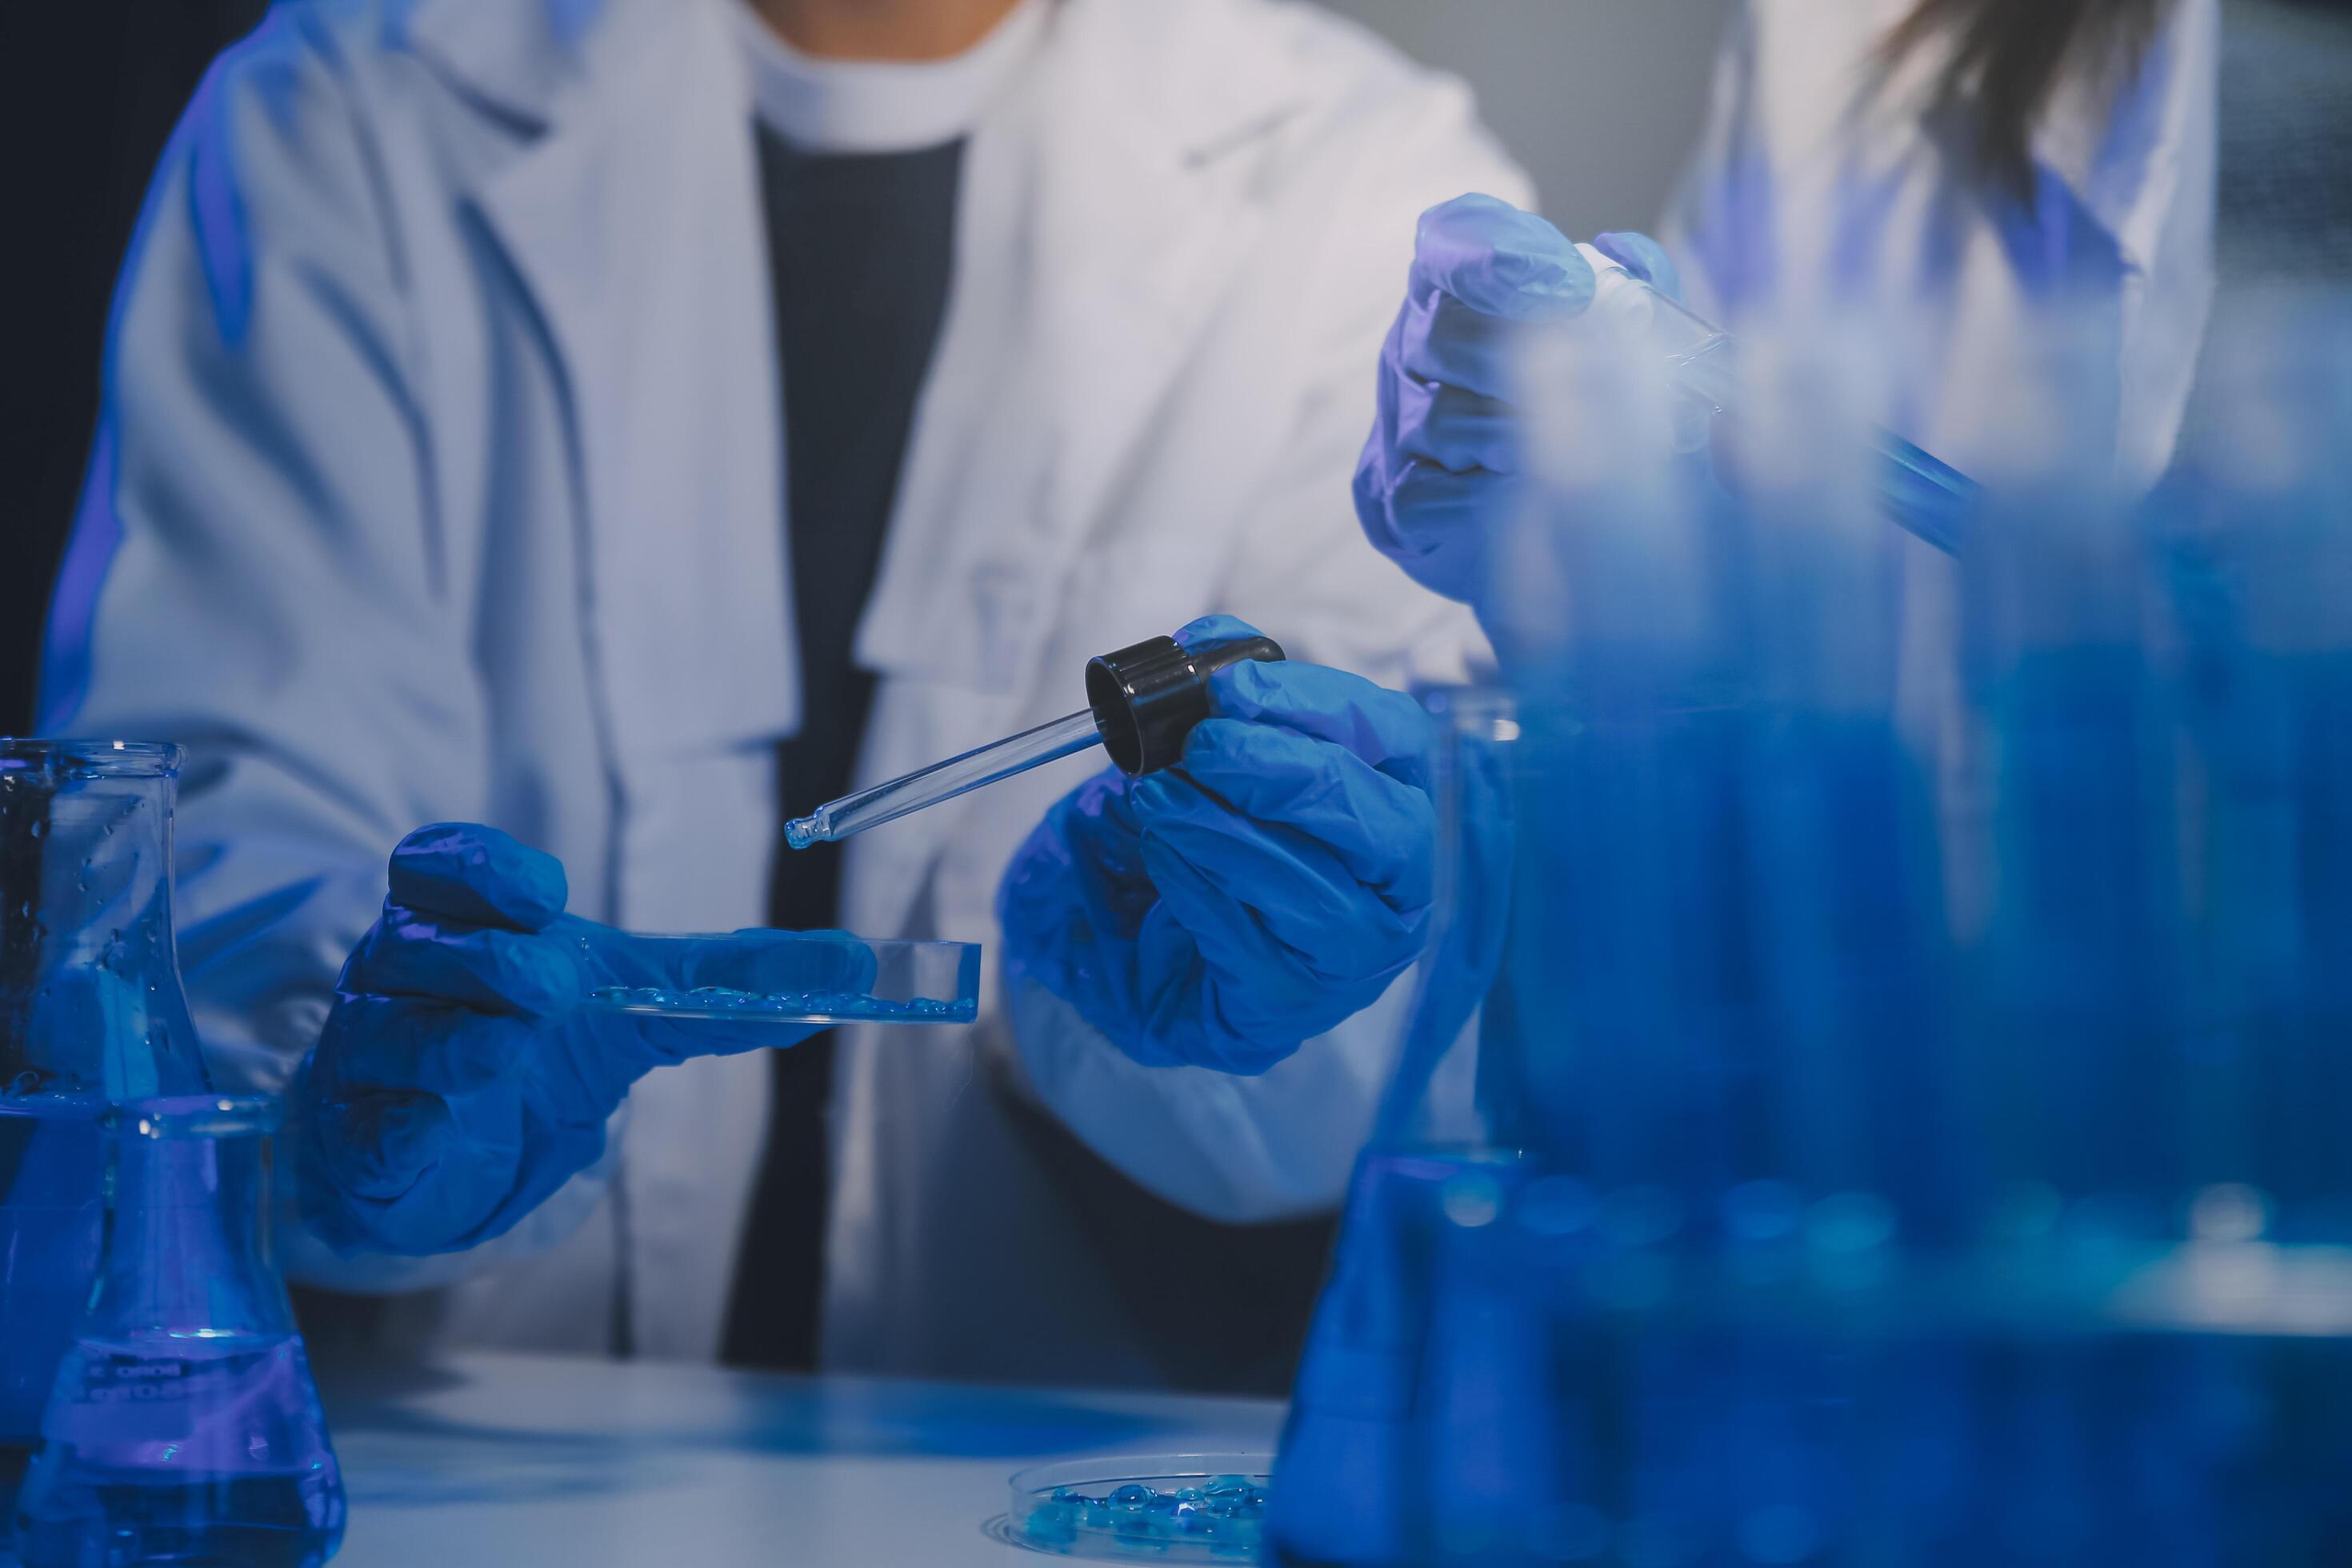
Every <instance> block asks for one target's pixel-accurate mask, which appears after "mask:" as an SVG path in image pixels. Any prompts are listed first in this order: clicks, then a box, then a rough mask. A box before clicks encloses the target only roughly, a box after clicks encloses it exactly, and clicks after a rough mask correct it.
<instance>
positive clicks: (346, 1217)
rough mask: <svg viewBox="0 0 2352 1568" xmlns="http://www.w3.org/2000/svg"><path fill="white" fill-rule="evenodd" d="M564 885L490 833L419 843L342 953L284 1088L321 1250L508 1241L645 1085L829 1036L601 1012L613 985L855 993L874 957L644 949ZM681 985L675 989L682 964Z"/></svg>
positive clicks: (435, 833)
mask: <svg viewBox="0 0 2352 1568" xmlns="http://www.w3.org/2000/svg"><path fill="white" fill-rule="evenodd" d="M565 896H566V888H565V881H564V876H563V868H562V865H561V864H559V863H558V862H557V861H556V860H555V859H554V858H552V857H551V856H548V855H544V854H541V853H540V852H539V851H538V850H536V849H531V848H529V847H525V846H524V845H522V844H520V843H518V842H516V841H515V840H514V839H513V838H510V837H508V836H507V835H506V834H504V833H500V832H499V831H498V830H497V829H495V828H489V827H479V826H469V825H463V824H454V825H453V824H441V825H436V826H431V827H425V828H420V829H418V830H417V831H416V832H415V833H412V834H410V835H409V836H408V837H406V838H404V839H403V840H402V841H401V844H400V847H398V848H397V849H395V850H394V852H393V857H392V872H391V884H390V891H389V893H388V894H387V896H386V898H385V900H384V909H383V919H381V920H380V921H377V922H376V924H375V926H374V927H373V929H372V930H370V931H369V932H368V933H367V935H366V936H365V937H363V938H362V940H361V942H360V943H359V945H358V946H357V947H356V948H355V949H353V950H352V954H351V957H350V960H349V961H348V962H347V963H345V965H344V967H343V973H342V978H341V981H340V982H339V983H338V984H337V987H336V993H337V994H336V999H335V1004H334V1007H333V1009H332V1011H331V1012H330V1014H329V1015H328V1017H327V1022H326V1026H325V1027H324V1029H323V1030H322V1031H321V1032H320V1038H319V1043H318V1045H317V1047H315V1048H314V1049H313V1050H312V1052H311V1053H310V1059H309V1060H308V1062H307V1063H306V1064H305V1067H304V1069H303V1072H302V1074H301V1076H300V1078H299V1080H298V1085H297V1088H296V1089H295V1092H294V1100H295V1105H294V1109H295V1111H296V1113H297V1125H296V1128H295V1130H294V1138H295V1148H296V1160H297V1162H298V1170H299V1175H300V1182H301V1190H302V1200H303V1209H304V1217H305V1219H306V1220H308V1221H309V1223H310V1227H311V1228H312V1229H313V1230H314V1231H316V1232H317V1234H318V1235H319V1236H320V1237H322V1238H324V1239H325V1240H326V1241H327V1242H328V1243H329V1244H330V1245H331V1246H333V1247H337V1248H338V1249H340V1250H343V1251H355V1250H362V1249H364V1250H371V1251H379V1252H389V1253H399V1254H408V1255H419V1254H425V1253H432V1252H442V1251H450V1250H455V1249H457V1248H460V1247H471V1246H473V1245H475V1244H477V1243H478V1242H482V1241H486V1240H488V1239H489V1238H490V1237H495V1236H498V1235H499V1234H501V1233H502V1232H504V1231H506V1230H507V1229H509V1228H510V1227H511V1226H513V1225H514V1224H515V1223H516V1222H517V1221H519V1220H520V1219H521V1218H522V1217H523V1215H526V1214H528V1213H530V1211H531V1209H532V1208H534V1207H535V1206H537V1205H539V1204H540V1203H541V1202H542V1201H544V1200H545V1199H546V1198H547V1197H548V1196H549V1195H551V1194H553V1193H554V1192H555V1190H556V1189H557V1188H559V1187H561V1186H562V1184H564V1183H565V1182H566V1181H568V1180H570V1179H571V1178H572V1176H573V1175H575V1174H576V1173H579V1172H581V1171H583V1170H584V1169H586V1168H587V1167H588V1166H590V1165H592V1164H593V1163H595V1162H596V1160H597V1159H598V1158H599V1157H600V1156H601V1155H602V1154H603V1152H604V1125H605V1122H606V1121H607V1120H608V1119H609V1118H610V1117H611V1116H612V1114H613V1112H614V1110H617V1109H618V1108H619V1106H620V1104H621V1101H622V1100H623V1099H624V1098H625V1096H626V1095H627V1093H628V1091H629V1088H630V1086H631V1085H632V1084H634V1083H635V1081H636V1080H637V1079H640V1078H642V1077H644V1076H645V1075H646V1073H647V1072H650V1071H651V1070H653V1069H654V1068H657V1067H661V1066H665V1065H667V1064H670V1063H674V1062H677V1061H681V1060H684V1059H685V1058H688V1057H691V1056H699V1055H723V1054H729V1053H732V1052H737V1051H744V1050H750V1049H751V1048H753V1047H759V1046H783V1045H792V1044H794V1043H797V1042H798V1041H799V1040H801V1039H803V1038H805V1037H807V1036H809V1035H811V1034H814V1033H815V1032H816V1030H817V1029H818V1028H820V1027H822V1025H814V1024H812V1025H808V1026H789V1025H786V1026H779V1025H778V1024H776V1023H774V1022H772V1021H746V1022H743V1023H740V1024H730V1023H727V1022H724V1021H721V1022H715V1023H714V1022H701V1023H695V1024H683V1023H678V1022H674V1021H669V1020H665V1019H661V1018H645V1017H639V1016H631V1015H628V1014H625V1013H620V1012H614V1011H610V1010H606V1009H604V1008H600V1007H598V1006H596V1005H593V1004H592V1003H591V1002H590V998H591V996H592V994H593V993H596V992H598V991H600V990H603V989H606V988H611V987H681V988H684V987H691V986H693V985H696V984H728V983H729V980H730V977H731V975H733V974H735V973H757V975H758V981H759V984H760V985H761V987H763V988H767V989H770V990H775V991H784V990H790V991H795V992H805V993H810V994H826V993H855V992H857V991H860V990H862V989H864V988H865V987H866V986H867V985H868V984H871V982H872V980H873V966H874V956H873V953H872V951H871V950H870V949H868V948H867V947H866V946H865V945H863V944H861V943H859V942H855V941H849V940H844V939H839V938H838V937H837V935H836V934H835V933H814V936H811V935H803V934H800V933H793V932H785V931H740V932H737V933H735V934H734V935H731V936H725V937H714V938H711V939H709V941H708V942H692V943H685V944H676V943H646V942H642V941H640V940H639V939H636V938H633V937H632V936H630V935H629V933H627V932H625V931H615V930H614V929H612V928H611V927H609V926H603V925H598V924H595V923H594V922H593V921H583V920H580V919H577V918H575V917H572V916H569V915H566V914H564V913H563V905H564V900H565ZM681 966H683V967H687V968H691V969H692V970H693V971H694V973H670V972H669V971H671V970H673V969H677V968H679V967H681Z"/></svg>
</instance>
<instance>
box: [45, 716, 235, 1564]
mask: <svg viewBox="0 0 2352 1568" xmlns="http://www.w3.org/2000/svg"><path fill="white" fill-rule="evenodd" d="M179 762H180V752H179V748H178V747H176V746H159V745H140V744H134V743H131V742H70V741H59V742H48V741H12V740H0V1560H5V1554H6V1550H7V1540H8V1535H9V1529H10V1527H9V1523H8V1521H9V1519H10V1518H11V1517H12V1515H13V1512H14V1510H13V1508H12V1507H11V1506H10V1505H11V1503H12V1500H13V1498H14V1495H15V1491H16V1482H17V1480H18V1479H19V1478H20V1477H21V1476H22V1475H23V1473H24V1466H25V1462H26V1458H28V1457H29V1455H30V1454H31V1452H32V1447H33V1445H34V1443H35V1442H36V1441H37V1437H38V1434H39V1427H40V1415H41V1406H42V1403H43V1401H45V1400H46V1399H47V1397H48V1394H49V1386H50V1384H51V1382H52V1379H53V1374H54V1373H55V1372H56V1370H57V1364H58V1357H59V1356H60V1355H61V1354H63V1353H64V1351H65V1348H66V1344H67V1342H68V1338H69V1337H70V1335H71V1332H72V1329H73V1324H74V1321H75V1320H76V1319H77V1318H78V1317H79V1315H80V1313H81V1311H82V1310H83V1309H84V1307H85V1306H87V1305H88V1303H89V1289H90V1282H91V1280H92V1279H94V1278H95V1277H96V1274H97V1270H98V1258H99V1237H100V1215H101V1208H102V1204H101V1198H100V1186H101V1178H102V1173H103V1167H104V1163H105V1158H104V1152H103V1151H104V1140H103V1137H102V1134H101V1131H100V1125H99V1119H100V1115H101V1113H102V1112H103V1111H104V1110H105V1108H106V1107H107V1106H108V1105H109V1104H110V1103H112V1104H120V1103H122V1102H124V1101H126V1100H141V1099H150V1098H153V1097H156V1096H161V1095H185V1094H201V1093H202V1092H204V1090H205V1088H206V1087H207V1085H206V1082H205V1072H204V1066H203V1062H202V1058H200V1057H199V1055H198V1053H197V1047H196V1040H195V1032H194V1029H193V1028H192V1027H191V1026H190V1025H189V1022H188V1010H187V1003H186V1001H185V999H184V996H183V995H182V994H181V990H180V977H179V969H178V965H177V963H176V961H175V959H174V958H173V946H172V900H171V889H172V875H171V864H172V862H171V856H172V804H173V788H174V783H175V779H176V776H177V773H178V770H179Z"/></svg>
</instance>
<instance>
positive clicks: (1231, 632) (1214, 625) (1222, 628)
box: [1176, 615, 1265, 652]
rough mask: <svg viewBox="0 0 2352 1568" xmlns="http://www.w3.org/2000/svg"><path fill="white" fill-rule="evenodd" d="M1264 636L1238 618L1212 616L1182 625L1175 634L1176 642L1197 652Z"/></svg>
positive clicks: (1202, 617)
mask: <svg viewBox="0 0 2352 1568" xmlns="http://www.w3.org/2000/svg"><path fill="white" fill-rule="evenodd" d="M1264 636H1265V633H1264V632H1261V631H1259V630H1258V629H1257V628H1256V627H1255V626H1252V625H1250V624H1249V623H1248V622H1247V621H1245V620H1243V619H1242V618H1241V617H1240V616H1227V615H1213V616H1201V617H1200V618H1199V619H1198V620H1193V621H1187V622H1186V623H1184V625H1183V626H1181V627H1180V628H1179V629H1178V631H1177V633H1176V640H1177V641H1178V642H1180V643H1181V644H1183V645H1184V646H1185V647H1188V648H1191V649H1192V650H1193V651H1195V652H1198V651H1200V650H1202V649H1204V648H1213V647H1220V646H1222V645H1223V644H1225V643H1235V642H1247V641H1248V640H1249V639H1250V638H1252V637H1264Z"/></svg>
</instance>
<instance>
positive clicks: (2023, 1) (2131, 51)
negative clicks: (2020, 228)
mask: <svg viewBox="0 0 2352 1568" xmlns="http://www.w3.org/2000/svg"><path fill="white" fill-rule="evenodd" d="M2166 4H2167V0H1919V5H1918V8H1917V9H1916V10H1915V11H1913V12H1912V13H1911V15H1910V16H1907V17H1906V18H1905V19H1904V20H1903V21H1902V22H1901V23H1900V24H1899V25H1898V26H1896V27H1895V30H1894V31H1893V32H1891V33H1889V34H1888V35H1887V36H1886V41H1885V45H1884V46H1883V47H1882V48H1881V51H1880V63H1881V65H1882V66H1883V67H1884V68H1885V69H1886V70H1887V71H1889V72H1891V71H1892V70H1893V68H1895V66H1897V65H1899V64H1901V63H1902V62H1903V61H1904V60H1905V59H1906V58H1909V57H1910V56H1911V55H1913V54H1915V53H1916V52H1917V51H1918V50H1920V49H1922V48H1926V47H1929V46H1930V45H1931V44H1934V43H1937V42H1938V41H1948V47H1949V48H1950V51H1951V58H1950V59H1949V60H1948V62H1947V63H1946V65H1945V67H1944V69H1943V73H1942V75H1941V77H1940V78H1939V79H1937V84H1936V88H1935V104H1936V107H1937V109H1939V110H1945V111H1948V112H1956V113H1958V115H1960V116H1961V117H1963V120H1964V122H1969V123H1970V124H1971V129H1972V132H1973V140H1974V142H1975V152H1976V154H1977V156H1978V159H1979V162H1980V163H1981V165H1982V173H1983V174H1984V176H1985V178H1986V179H1987V182H1988V183H1989V184H1996V185H2000V186H2004V187H2006V188H2007V189H2008V190H2010V191H2011V192H2012V193H2014V194H2016V195H2019V196H2021V197H2030V196H2031V195H2032V191H2033V128H2034V125H2035V124H2036V122H2037V121H2040V119H2041V118H2042V111H2043V110H2046V109H2048V108H2049V107H2050V100H2052V98H2053V97H2054V96H2055V95H2056V93H2057V90H2058V86H2059V82H2060V81H2061V79H2063V77H2064V76H2065V75H2066V74H2067V73H2068V72H2069V71H2077V70H2079V71H2089V72H2093V73H2108V72H2112V73H2114V74H2115V78H2116V80H2118V81H2120V80H2122V79H2123V77H2124V76H2125V74H2126V73H2127V72H2129V71H2130V70H2132V69H2134V68H2137V65H2138V62H2139V57H2140V56H2141V54H2142V53H2143V52H2145V50H2146V49H2147V44H2148V40H2149V39H2150V38H2151V37H2153V36H2154V35H2155V32H2156V25H2157V22H2158V18H2159V16H2160V15H2161V13H2162V11H2163V9H2164V6H2165V5H2166Z"/></svg>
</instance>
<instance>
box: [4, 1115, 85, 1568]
mask: <svg viewBox="0 0 2352 1568" xmlns="http://www.w3.org/2000/svg"><path fill="white" fill-rule="evenodd" d="M104 1165H105V1150H104V1144H103V1142H102V1138H101V1135H100V1130H99V1123H98V1115H97V1109H96V1107H95V1106H93V1105H89V1104H86V1103H82V1102H79V1101H76V1100H68V1099H66V1098H65V1097H62V1096H58V1097H40V1098H37V1099H33V1100H6V1101H0V1560H5V1552H6V1550H7V1542H8V1538H9V1534H10V1525H9V1521H10V1519H11V1518H12V1517H13V1515H14V1504H15V1500H16V1488H17V1486H18V1484H19V1483H20V1482H21V1481H22V1480H23V1479H24V1476H25V1467H26V1463H27V1462H28V1461H29V1460H30V1459H31V1458H32V1455H33V1450H34V1449H35V1448H36V1447H38V1446H39V1444H40V1433H41V1407H42V1405H44V1404H45V1403H47V1399H48V1396H49V1387H50V1384H51V1383H52V1382H53V1381H54V1379H55V1376H56V1373H57V1367H58V1358H59V1357H60V1356H62V1355H63V1354H64V1353H65V1351H66V1347H67V1346H68V1344H70V1343H71V1342H72V1340H73V1330H74V1324H75V1322H76V1321H77V1320H79V1318H80V1316H81V1312H82V1309H83V1307H84V1306H86V1305H87V1304H88V1303H89V1284H90V1280H91V1279H94V1278H95V1277H96V1276H97V1273H98V1253H99V1237H100V1229H101V1226H102V1224H103V1220H104V1208H103V1205H102V1204H101V1202H100V1196H99V1188H100V1177H101V1174H102V1173H103V1169H104Z"/></svg>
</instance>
